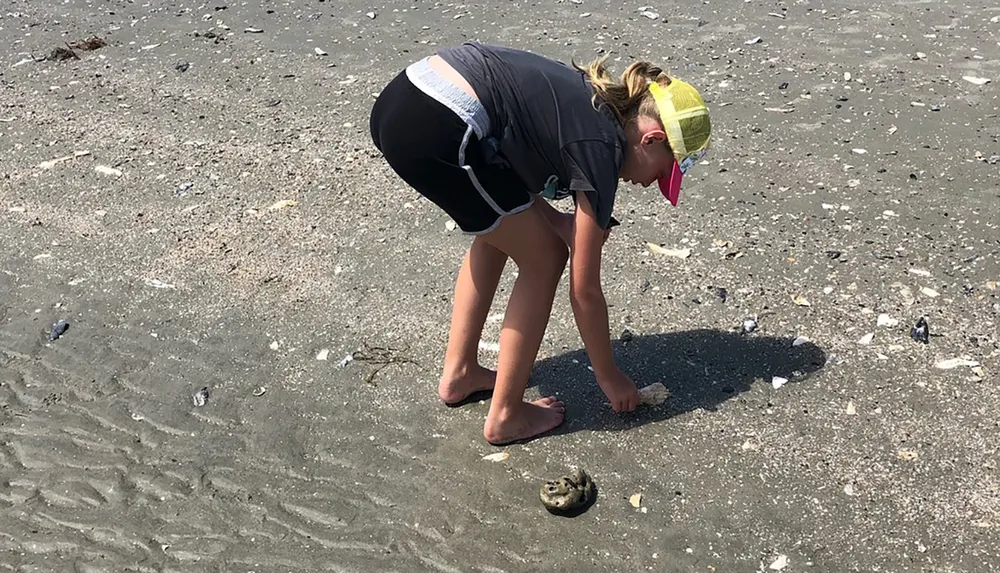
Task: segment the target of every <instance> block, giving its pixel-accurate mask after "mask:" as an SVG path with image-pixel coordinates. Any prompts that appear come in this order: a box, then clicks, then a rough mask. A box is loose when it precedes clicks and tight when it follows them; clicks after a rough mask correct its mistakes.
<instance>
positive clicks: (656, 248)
mask: <svg viewBox="0 0 1000 573" xmlns="http://www.w3.org/2000/svg"><path fill="white" fill-rule="evenodd" d="M646 246H648V247H649V250H650V251H651V252H653V253H656V254H657V255H666V256H668V257H677V258H679V259H686V258H688V257H690V256H691V249H667V248H664V247H661V246H660V245H657V244H656V243H646Z"/></svg>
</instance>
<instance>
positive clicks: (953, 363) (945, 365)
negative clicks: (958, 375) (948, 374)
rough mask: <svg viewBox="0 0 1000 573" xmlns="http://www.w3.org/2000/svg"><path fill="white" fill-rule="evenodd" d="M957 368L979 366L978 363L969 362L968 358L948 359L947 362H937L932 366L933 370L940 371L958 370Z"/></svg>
mask: <svg viewBox="0 0 1000 573" xmlns="http://www.w3.org/2000/svg"><path fill="white" fill-rule="evenodd" d="M959 366H979V363H978V362H976V361H975V360H969V359H968V358H949V359H947V360H939V361H938V362H936V363H935V364H934V367H935V368H939V369H941V370H951V369H953V368H958V367H959Z"/></svg>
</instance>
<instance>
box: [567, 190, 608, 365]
mask: <svg viewBox="0 0 1000 573" xmlns="http://www.w3.org/2000/svg"><path fill="white" fill-rule="evenodd" d="M573 227H574V228H573V233H572V237H571V241H570V243H569V244H570V245H571V247H570V255H569V258H570V263H569V266H570V274H569V281H570V282H569V284H570V302H571V304H572V307H573V314H574V316H575V317H576V323H577V327H578V328H579V330H580V336H581V337H582V338H583V343H584V345H585V346H586V348H587V354H588V355H589V357H590V363H591V365H592V366H593V367H594V374H595V375H596V376H597V378H598V379H599V380H600V379H601V378H604V377H607V376H613V375H614V373H615V372H617V366H616V365H615V359H614V355H613V353H612V350H611V335H610V327H609V324H608V305H607V301H606V300H605V298H604V292H603V290H602V289H601V250H602V248H603V246H604V241H605V240H606V238H607V232H606V231H605V230H604V229H602V228H601V227H600V225H598V224H597V217H596V216H595V214H594V209H593V207H592V206H591V204H590V200H589V199H588V198H587V194H586V193H577V204H576V214H575V216H574V218H573Z"/></svg>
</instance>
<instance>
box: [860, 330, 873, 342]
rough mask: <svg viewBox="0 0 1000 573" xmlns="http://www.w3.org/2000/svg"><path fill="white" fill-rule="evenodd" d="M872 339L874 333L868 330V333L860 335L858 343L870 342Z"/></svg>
mask: <svg viewBox="0 0 1000 573" xmlns="http://www.w3.org/2000/svg"><path fill="white" fill-rule="evenodd" d="M874 339H875V333H874V332H869V333H868V334H866V335H864V336H862V337H861V339H860V340H858V344H871V343H872V340H874Z"/></svg>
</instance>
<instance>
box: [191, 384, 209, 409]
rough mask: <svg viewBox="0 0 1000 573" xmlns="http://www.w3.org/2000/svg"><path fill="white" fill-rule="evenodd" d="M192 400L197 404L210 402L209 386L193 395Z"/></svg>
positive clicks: (202, 404) (201, 404)
mask: <svg viewBox="0 0 1000 573" xmlns="http://www.w3.org/2000/svg"><path fill="white" fill-rule="evenodd" d="M191 400H192V401H193V402H194V405H195V406H204V405H205V404H207V403H208V386H205V387H204V388H202V389H201V390H198V391H197V392H195V393H194V395H193V396H191Z"/></svg>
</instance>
